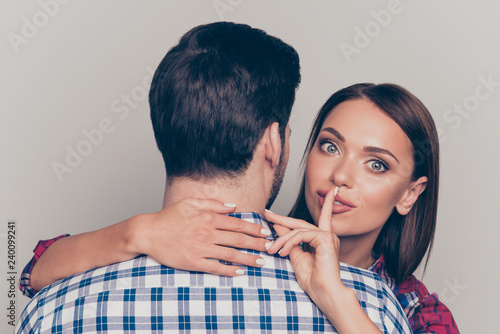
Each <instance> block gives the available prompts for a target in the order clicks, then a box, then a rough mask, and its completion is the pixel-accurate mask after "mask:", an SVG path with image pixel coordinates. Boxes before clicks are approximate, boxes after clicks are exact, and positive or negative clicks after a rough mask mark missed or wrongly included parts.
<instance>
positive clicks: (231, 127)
mask: <svg viewBox="0 0 500 334" xmlns="http://www.w3.org/2000/svg"><path fill="white" fill-rule="evenodd" d="M299 82H300V66H299V57H298V55H297V53H296V51H295V50H294V49H293V48H292V47H291V46H289V45H288V44H286V43H284V42H283V41H281V40H279V39H278V38H276V37H273V36H269V35H268V34H266V33H265V32H264V31H262V30H258V29H254V28H251V27H250V26H248V25H243V24H235V23H230V22H217V23H212V24H207V25H201V26H198V27H195V28H193V29H191V30H190V31H188V32H187V33H186V34H185V35H184V36H183V37H182V38H181V40H180V41H179V44H178V45H176V46H174V47H173V48H172V49H170V51H169V52H168V53H167V55H166V56H165V58H163V60H162V62H161V63H160V65H159V66H158V69H157V70H156V72H155V75H154V78H153V83H152V86H151V91H150V94H149V102H150V106H151V119H152V123H153V129H154V132H155V137H156V142H157V144H158V148H159V149H160V151H161V153H162V155H163V160H164V162H165V168H166V172H167V178H168V180H169V182H171V181H172V180H174V179H175V178H178V177H187V178H189V179H192V180H196V181H198V180H211V179H217V178H237V177H238V176H240V175H241V174H242V173H244V172H245V171H246V170H247V168H248V166H249V164H250V162H251V161H252V158H253V154H254V150H255V148H256V146H257V144H258V142H259V140H260V139H261V137H262V136H263V134H264V132H265V130H266V128H268V127H269V126H270V125H271V124H273V123H274V122H277V123H278V124H279V136H280V138H281V145H282V146H281V147H282V150H281V151H282V153H281V154H282V159H281V160H282V161H283V162H285V161H286V160H287V159H286V158H287V157H285V159H283V156H284V155H285V152H284V151H285V150H284V143H285V129H286V128H287V124H288V119H289V117H290V113H291V108H292V105H293V102H294V99H295V90H296V88H297V87H298V84H299ZM282 165H283V163H282ZM284 167H285V166H280V167H278V168H277V169H276V175H277V176H278V177H279V176H280V175H281V178H282V174H283V172H284ZM275 183H277V186H278V189H279V184H280V183H281V182H275ZM273 188H275V187H273ZM273 191H274V190H273ZM273 191H272V192H273ZM272 192H271V195H273V194H272ZM274 192H276V193H277V190H275V191H274ZM274 196H275V194H274Z"/></svg>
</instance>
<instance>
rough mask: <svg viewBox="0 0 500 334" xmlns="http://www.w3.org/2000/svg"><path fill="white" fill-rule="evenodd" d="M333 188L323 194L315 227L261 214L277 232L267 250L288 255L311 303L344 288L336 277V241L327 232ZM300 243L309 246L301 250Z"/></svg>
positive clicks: (337, 261) (337, 241)
mask: <svg viewBox="0 0 500 334" xmlns="http://www.w3.org/2000/svg"><path fill="white" fill-rule="evenodd" d="M334 191H335V189H334V188H332V189H331V190H330V191H329V192H328V193H327V195H326V197H325V202H324V205H323V208H322V209H321V214H320V218H319V221H318V226H315V225H312V224H309V223H308V222H305V221H303V220H299V219H294V218H290V217H284V216H281V215H278V214H275V213H271V212H266V213H265V217H266V219H267V220H269V221H271V222H273V223H275V225H274V228H275V229H276V231H277V232H278V234H280V237H279V238H278V239H277V240H276V241H275V242H274V244H273V245H272V246H271V247H270V248H269V250H268V252H269V253H270V254H274V253H276V252H278V251H279V254H280V256H287V255H289V256H290V261H291V263H292V266H293V269H294V271H295V276H296V277H297V281H298V282H299V284H300V286H301V287H302V289H304V291H306V292H307V294H308V295H309V296H310V297H311V299H313V300H314V301H315V302H316V301H317V300H318V301H320V297H321V296H323V295H324V294H325V293H332V292H333V291H334V290H335V289H336V288H342V287H344V285H343V284H342V281H341V280H340V265H339V259H338V252H339V245H340V242H339V238H338V237H337V236H336V235H335V234H333V233H332V232H331V230H332V228H331V224H332V208H333V201H334V196H335V195H336V194H334ZM284 228H286V229H284ZM287 231H289V232H288V233H286V232H287ZM301 243H307V244H308V248H309V249H306V250H302V248H301V247H300V244H301ZM318 306H319V305H318Z"/></svg>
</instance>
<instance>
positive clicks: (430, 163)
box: [25, 84, 458, 333]
mask: <svg viewBox="0 0 500 334" xmlns="http://www.w3.org/2000/svg"><path fill="white" fill-rule="evenodd" d="M303 161H306V168H305V173H304V177H303V180H302V186H301V189H300V192H299V196H298V199H297V201H296V203H295V205H294V207H293V209H292V212H291V213H290V216H291V217H284V216H280V215H277V214H274V213H271V212H267V213H266V218H267V219H268V220H269V221H271V222H274V223H275V225H274V227H275V229H276V230H277V231H278V233H279V234H280V236H281V237H280V238H279V239H278V240H277V241H276V242H275V244H274V245H265V246H266V248H268V252H270V253H272V254H273V253H275V252H278V251H279V254H280V255H281V256H287V255H290V260H291V261H292V265H293V266H294V268H295V269H296V270H295V271H296V275H297V280H298V281H299V283H300V284H301V286H302V287H303V289H304V290H305V291H306V292H307V293H308V294H309V296H311V298H312V299H313V300H314V302H315V303H316V304H317V305H318V306H319V307H320V309H321V310H322V311H323V312H324V313H325V314H328V315H327V316H328V318H329V319H331V320H332V323H334V325H335V326H336V324H337V323H338V322H337V320H338V319H335V314H334V313H335V312H334V307H333V308H332V305H331V303H330V299H329V297H330V296H332V295H337V296H338V294H339V292H340V291H342V292H344V291H345V290H346V289H345V287H344V286H343V284H342V282H341V280H340V273H339V269H338V265H339V261H340V262H345V263H348V264H351V265H354V266H358V267H360V268H364V269H369V270H372V271H375V272H376V273H378V274H379V275H380V276H381V277H382V278H383V279H384V280H385V281H386V283H387V284H388V285H389V286H390V287H391V289H392V290H393V291H394V293H395V295H396V296H397V297H398V299H399V301H400V303H401V305H402V307H403V309H404V310H405V312H406V314H407V316H408V319H409V322H410V325H411V326H412V329H413V330H414V331H415V332H435V333H458V329H457V326H456V324H455V322H454V320H453V317H452V316H451V313H450V311H449V310H448V309H447V308H446V306H444V305H443V304H442V303H441V302H440V301H439V300H438V299H437V297H436V296H435V295H429V293H428V292H427V289H426V288H425V286H424V285H423V284H422V283H421V282H419V281H418V280H417V279H416V278H415V277H414V276H412V274H413V272H414V271H415V270H416V268H417V267H418V266H419V264H420V263H421V262H422V260H423V259H424V257H425V254H426V253H428V252H430V250H431V248H432V242H433V238H434V231H435V225H436V213H437V194H438V183H439V182H438V181H439V180H438V175H439V148H438V137H437V133H436V129H435V125H434V122H433V120H432V117H431V115H430V113H429V112H428V110H427V109H426V108H425V106H424V105H423V104H422V103H421V102H420V101H419V100H418V99H417V98H416V97H414V96H413V95H412V94H411V93H409V92H408V91H406V90H405V89H404V88H402V87H399V86H397V85H392V84H382V85H373V84H358V85H353V86H350V87H347V88H344V89H342V90H340V91H338V92H336V93H334V94H333V95H332V96H331V97H330V98H329V99H328V101H327V102H326V103H325V104H324V106H323V107H322V108H321V110H320V112H319V114H318V115H317V117H316V120H315V122H314V125H313V129H312V133H311V136H310V138H309V142H308V145H307V148H306V152H305V155H304V160H303ZM336 190H337V191H338V194H336V193H335V192H336ZM195 207H197V208H195ZM206 209H211V210H212V211H214V212H218V213H228V212H230V211H232V210H233V209H234V208H233V209H231V208H228V207H225V206H223V205H222V204H220V203H214V202H213V201H212V202H211V201H185V202H183V203H178V204H176V205H174V206H172V207H170V208H167V209H165V210H163V211H160V212H159V213H157V214H153V215H141V216H136V217H133V218H131V219H129V220H127V221H124V222H122V223H119V224H117V225H113V226H110V227H107V228H104V229H102V230H99V231H96V232H91V233H90V234H86V235H80V236H75V237H72V238H73V239H70V238H63V239H62V240H60V241H58V242H57V243H56V244H55V245H54V246H51V247H50V248H49V249H48V251H47V253H45V254H44V256H43V257H41V258H40V261H39V262H38V263H37V265H36V266H34V269H33V272H32V277H31V280H32V281H31V284H32V286H33V287H34V288H36V289H38V288H39V287H41V286H44V285H46V284H49V283H52V282H53V281H55V280H56V279H58V278H60V277H64V276H67V275H72V274H74V273H76V272H80V271H84V270H88V269H91V268H94V267H96V266H102V265H106V264H110V263H113V262H117V261H123V260H126V259H130V258H133V257H134V256H136V255H138V254H141V253H145V254H148V255H150V256H152V257H153V258H155V259H156V260H157V261H158V262H161V263H163V264H166V265H169V266H173V267H177V268H181V269H190V270H202V271H207V272H213V273H218V274H226V275H236V273H237V271H236V270H235V267H228V266H224V267H218V268H213V267H207V262H206V261H208V260H207V257H210V256H209V254H210V251H209V250H210V249H214V248H215V247H220V246H221V245H223V246H232V247H245V248H253V249H259V250H260V249H261V248H262V247H263V246H264V245H263V243H264V240H263V239H261V238H259V236H261V235H260V234H259V231H255V227H252V226H248V225H246V224H241V223H240V224H239V225H238V226H239V230H237V231H233V233H238V232H241V233H243V237H241V238H239V240H240V242H231V241H229V239H226V240H224V241H219V242H218V244H210V243H207V245H206V249H207V251H206V252H203V253H204V254H194V256H191V257H190V258H191V259H193V258H194V259H195V260H192V261H191V262H189V263H187V264H186V262H185V261H182V259H181V261H178V259H179V257H180V255H179V253H184V252H179V251H178V249H179V248H183V249H186V250H187V251H188V252H189V250H190V247H189V245H181V244H179V242H180V243H182V240H198V239H191V237H195V236H196V225H197V224H198V225H199V226H202V225H203V226H207V220H209V221H210V223H209V224H208V225H209V226H210V227H211V228H213V230H214V231H219V232H221V233H222V231H224V232H225V231H227V230H231V228H230V227H228V225H230V224H228V221H227V218H228V217H225V216H221V217H218V216H217V215H215V214H207V211H206ZM219 218H220V219H219ZM190 221H194V222H195V223H193V224H189V225H188V224H181V223H182V222H190ZM142 222H145V223H148V224H149V227H150V228H148V229H147V230H149V231H152V232H149V233H151V234H150V235H146V236H145V235H144V234H141V233H144V232H143V231H145V229H140V228H139V227H140V225H141V224H142ZM168 222H174V223H170V224H169V223H168ZM151 227H152V228H151ZM221 230H222V231H221ZM166 231H167V232H166ZM179 236H182V237H183V238H179ZM226 236H227V235H226ZM165 238H170V239H171V240H172V242H175V243H174V244H169V243H165ZM70 240H71V241H70ZM103 240H106V241H109V240H114V241H113V242H107V246H106V245H104V243H103V242H102V241H103ZM197 242H198V241H197ZM200 242H202V241H200ZM49 243H50V242H49ZM302 243H304V246H303V249H302V248H301V247H300V245H301V244H302ZM165 244H168V245H169V247H167V248H169V249H167V250H166V249H165V246H164V245H165ZM110 245H112V247H111V246H110ZM156 246H158V247H156ZM161 246H163V247H161ZM106 247H111V248H110V251H109V252H106V251H107V250H108V249H106ZM42 248H43V247H42ZM89 248H90V249H92V250H94V251H95V250H96V249H99V252H100V253H101V254H103V253H104V254H108V253H109V255H108V257H107V258H105V259H103V258H100V259H96V257H95V256H92V254H91V253H89V252H87V250H88V249H89ZM159 249H161V251H159ZM61 250H62V251H61ZM111 250H112V251H111ZM165 251H166V252H165ZM169 251H170V252H169ZM207 254H208V255H207ZM70 259H71V260H70ZM257 260H258V259H257V258H255V257H252V256H251V255H248V254H247V256H241V257H238V258H237V260H236V261H235V262H237V263H241V264H245V265H258V261H257ZM426 261H427V260H426ZM104 262H105V263H104ZM210 262H212V261H210ZM35 263H36V259H33V260H32V262H30V264H28V266H27V268H28V269H27V271H28V273H27V275H26V276H25V278H26V280H28V284H29V277H30V276H29V270H30V269H29V268H32V267H33V265H34V264H35ZM60 263H63V264H62V265H60ZM53 264H57V265H53ZM47 268H51V270H47ZM53 268H56V269H57V270H54V269H53ZM236 269H237V267H236ZM47 272H52V274H47ZM51 275H52V276H51ZM35 282H36V283H35ZM25 284H26V282H25ZM355 308H356V306H353V310H354V311H356V310H355ZM354 311H353V312H354ZM357 311H359V305H358V309H357Z"/></svg>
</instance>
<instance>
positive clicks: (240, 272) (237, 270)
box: [235, 269, 245, 276]
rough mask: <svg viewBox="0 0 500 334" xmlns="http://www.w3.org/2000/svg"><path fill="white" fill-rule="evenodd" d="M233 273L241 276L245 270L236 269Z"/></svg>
mask: <svg viewBox="0 0 500 334" xmlns="http://www.w3.org/2000/svg"><path fill="white" fill-rule="evenodd" d="M235 273H236V275H238V276H241V275H243V274H244V273H245V271H244V270H243V269H236V271H235Z"/></svg>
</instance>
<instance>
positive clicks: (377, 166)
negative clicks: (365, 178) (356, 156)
mask: <svg viewBox="0 0 500 334" xmlns="http://www.w3.org/2000/svg"><path fill="white" fill-rule="evenodd" d="M368 166H369V167H370V168H371V169H372V170H373V171H374V172H385V171H386V170H388V169H389V168H387V166H386V165H385V164H384V163H382V162H381V161H378V160H372V161H370V162H369V163H368Z"/></svg>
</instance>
